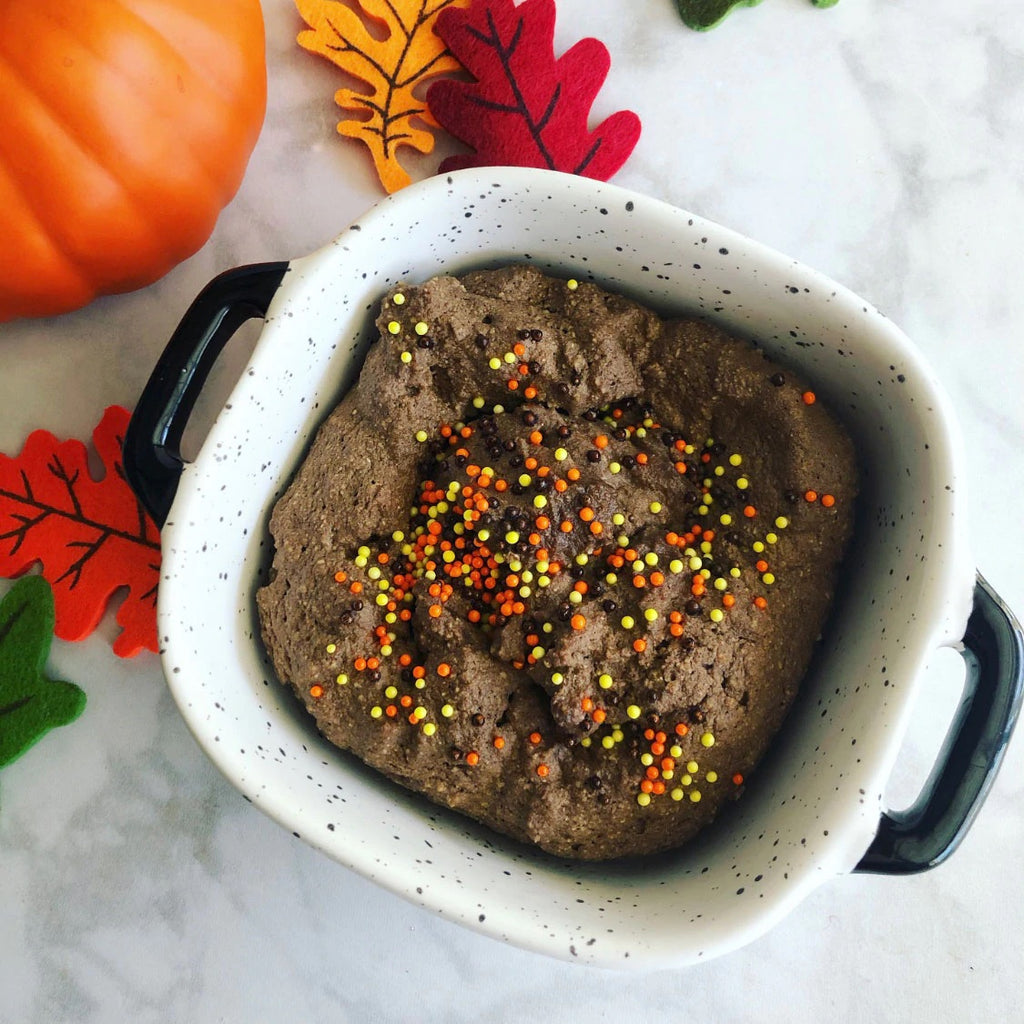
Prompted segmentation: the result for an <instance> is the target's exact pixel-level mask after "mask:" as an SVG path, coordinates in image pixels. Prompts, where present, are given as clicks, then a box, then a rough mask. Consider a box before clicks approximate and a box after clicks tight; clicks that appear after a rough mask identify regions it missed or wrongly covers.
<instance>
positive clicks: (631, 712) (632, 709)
mask: <svg viewBox="0 0 1024 1024" xmlns="http://www.w3.org/2000/svg"><path fill="white" fill-rule="evenodd" d="M626 714H627V715H628V716H629V717H630V718H632V719H633V720H634V721H635V720H636V719H638V718H639V717H640V715H641V711H640V708H639V707H638V706H637V705H636V704H630V705H629V707H627V708H626Z"/></svg>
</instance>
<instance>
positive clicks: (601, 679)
mask: <svg viewBox="0 0 1024 1024" xmlns="http://www.w3.org/2000/svg"><path fill="white" fill-rule="evenodd" d="M613 682H614V680H613V679H612V677H611V676H610V675H609V674H608V673H607V672H602V673H601V675H599V676H598V677H597V685H598V686H600V687H601V689H602V690H610V689H611V687H612V683H613Z"/></svg>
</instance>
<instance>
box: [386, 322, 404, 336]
mask: <svg viewBox="0 0 1024 1024" xmlns="http://www.w3.org/2000/svg"><path fill="white" fill-rule="evenodd" d="M388 333H390V334H401V333H402V325H401V324H400V323H399V322H398V321H397V320H392V321H391V323H389V324H388Z"/></svg>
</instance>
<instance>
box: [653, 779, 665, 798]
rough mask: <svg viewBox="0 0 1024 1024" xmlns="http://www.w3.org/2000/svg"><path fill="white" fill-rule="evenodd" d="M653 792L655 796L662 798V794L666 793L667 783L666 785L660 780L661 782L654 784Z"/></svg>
mask: <svg viewBox="0 0 1024 1024" xmlns="http://www.w3.org/2000/svg"><path fill="white" fill-rule="evenodd" d="M651 792H652V793H653V794H654V795H655V796H661V794H662V793H664V792H665V783H664V782H662V781H661V779H659V780H658V781H657V782H655V783H654V785H653V786H652V787H651Z"/></svg>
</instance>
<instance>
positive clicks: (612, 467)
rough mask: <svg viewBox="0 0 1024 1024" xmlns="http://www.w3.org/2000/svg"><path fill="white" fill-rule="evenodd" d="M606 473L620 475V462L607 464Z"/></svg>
mask: <svg viewBox="0 0 1024 1024" xmlns="http://www.w3.org/2000/svg"><path fill="white" fill-rule="evenodd" d="M608 472H609V473H621V472H622V464H621V463H620V462H609V463H608Z"/></svg>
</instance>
